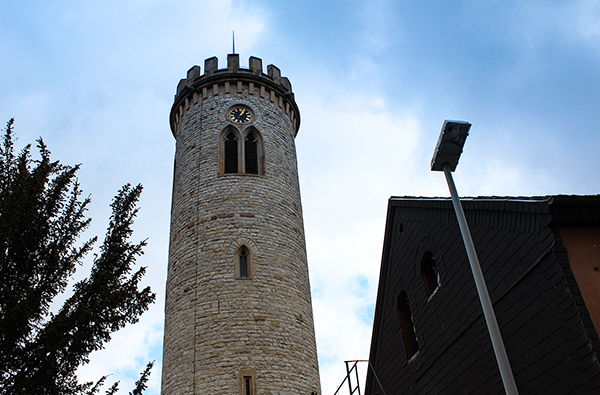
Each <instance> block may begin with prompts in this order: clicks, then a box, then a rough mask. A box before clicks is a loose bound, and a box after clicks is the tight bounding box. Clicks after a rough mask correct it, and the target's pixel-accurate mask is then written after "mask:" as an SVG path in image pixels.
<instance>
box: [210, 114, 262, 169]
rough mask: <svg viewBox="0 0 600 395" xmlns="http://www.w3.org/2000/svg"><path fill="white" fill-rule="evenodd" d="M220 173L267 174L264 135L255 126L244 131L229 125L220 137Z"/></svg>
mask: <svg viewBox="0 0 600 395" xmlns="http://www.w3.org/2000/svg"><path fill="white" fill-rule="evenodd" d="M218 169H219V170H218V172H219V174H256V175H262V174H265V158H264V150H263V140H262V136H261V134H260V133H259V131H258V130H256V128H255V127H254V126H249V127H248V128H246V130H245V131H244V132H243V133H240V132H239V130H238V129H237V128H236V127H235V126H233V125H229V126H227V127H226V128H225V129H224V130H223V132H222V133H221V136H220V137H219V166H218Z"/></svg>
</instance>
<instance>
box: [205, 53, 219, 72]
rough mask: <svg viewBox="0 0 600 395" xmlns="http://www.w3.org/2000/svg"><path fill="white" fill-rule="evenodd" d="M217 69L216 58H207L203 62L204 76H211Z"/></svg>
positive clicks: (217, 61) (217, 60) (217, 62)
mask: <svg viewBox="0 0 600 395" xmlns="http://www.w3.org/2000/svg"><path fill="white" fill-rule="evenodd" d="M218 68H219V59H217V57H216V56H213V57H212V58H208V59H206V60H205V61H204V75H205V76H211V75H213V74H214V73H215V72H216V71H217V70H218Z"/></svg>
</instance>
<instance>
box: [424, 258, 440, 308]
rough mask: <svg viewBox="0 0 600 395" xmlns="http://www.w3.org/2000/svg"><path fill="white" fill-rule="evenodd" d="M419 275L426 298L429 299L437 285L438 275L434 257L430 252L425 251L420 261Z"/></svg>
mask: <svg viewBox="0 0 600 395" xmlns="http://www.w3.org/2000/svg"><path fill="white" fill-rule="evenodd" d="M421 275H422V276H423V284H424V285H425V292H426V293H427V297H430V296H431V295H432V294H433V293H434V292H435V290H436V289H437V287H438V285H439V274H438V271H437V267H436V264H435V257H434V256H433V253H432V252H431V251H425V253H424V254H423V259H421Z"/></svg>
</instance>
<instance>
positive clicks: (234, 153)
mask: <svg viewBox="0 0 600 395" xmlns="http://www.w3.org/2000/svg"><path fill="white" fill-rule="evenodd" d="M224 166H225V173H237V172H238V171H239V169H238V142H237V138H236V137H235V133H233V132H229V133H227V135H226V136H225V161H224Z"/></svg>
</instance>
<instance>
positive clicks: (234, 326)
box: [162, 54, 321, 395]
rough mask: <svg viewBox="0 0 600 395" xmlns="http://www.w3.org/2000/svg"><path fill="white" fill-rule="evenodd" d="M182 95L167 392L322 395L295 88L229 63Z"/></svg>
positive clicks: (277, 76)
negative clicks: (298, 155)
mask: <svg viewBox="0 0 600 395" xmlns="http://www.w3.org/2000/svg"><path fill="white" fill-rule="evenodd" d="M217 62H218V61H217V58H210V59H207V60H206V61H205V64H204V74H203V75H201V74H200V67H199V66H194V67H193V68H191V69H190V70H189V71H188V75H187V78H186V79H183V80H181V82H180V83H179V85H178V87H177V94H176V96H175V103H174V104H173V107H172V110H171V117H170V122H171V129H172V131H173V135H174V136H175V139H176V141H177V144H176V153H175V169H174V180H173V201H172V209H171V238H170V249H169V268H168V279H167V297H166V305H165V338H164V355H163V377H162V393H163V394H169V395H171V394H243V395H257V394H269V395H291V394H307V395H310V394H313V393H316V394H320V393H321V390H320V383H319V371H318V363H317V352H316V345H315V336H314V325H313V314H312V305H311V296H310V284H309V279H308V266H307V260H306V246H305V239H304V224H303V219H302V205H301V201H300V187H299V183H298V168H297V162H296V148H295V144H294V138H295V137H296V134H297V133H298V128H299V125H300V114H299V111H298V107H297V105H296V102H295V100H294V94H293V93H292V88H291V84H290V82H289V80H288V79H287V78H285V77H281V73H280V71H279V69H278V68H277V67H275V66H272V65H270V66H268V67H267V74H263V70H262V60H261V59H258V58H255V57H251V58H250V60H249V68H248V69H242V68H240V67H239V56H238V55H237V54H232V55H229V56H228V58H227V69H222V70H219V69H218V63H217Z"/></svg>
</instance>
